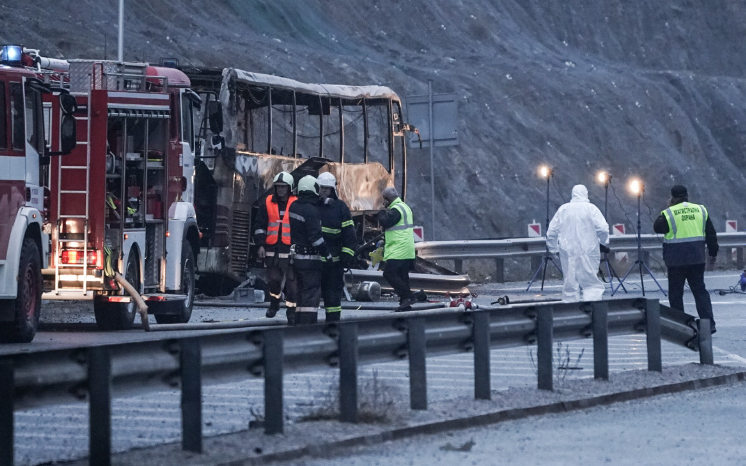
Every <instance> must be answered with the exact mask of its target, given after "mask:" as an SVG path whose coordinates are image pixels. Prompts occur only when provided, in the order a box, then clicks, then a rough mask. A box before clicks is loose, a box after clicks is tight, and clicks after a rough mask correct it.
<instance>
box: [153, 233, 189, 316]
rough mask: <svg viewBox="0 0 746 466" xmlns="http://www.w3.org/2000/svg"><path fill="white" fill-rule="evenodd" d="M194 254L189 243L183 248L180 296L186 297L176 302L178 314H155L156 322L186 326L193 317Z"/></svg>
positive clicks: (185, 243)
mask: <svg viewBox="0 0 746 466" xmlns="http://www.w3.org/2000/svg"><path fill="white" fill-rule="evenodd" d="M194 270H195V267H194V252H193V251H192V246H191V245H190V244H189V243H188V242H184V244H183V245H182V246H181V290H180V294H182V295H186V299H185V300H183V301H176V302H175V303H174V304H175V305H178V307H179V308H178V313H177V314H153V316H154V317H155V321H156V322H158V323H159V324H186V323H187V322H189V319H190V318H191V317H192V308H193V307H194V275H195V273H194Z"/></svg>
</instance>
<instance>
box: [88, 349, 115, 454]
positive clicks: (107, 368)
mask: <svg viewBox="0 0 746 466" xmlns="http://www.w3.org/2000/svg"><path fill="white" fill-rule="evenodd" d="M88 395H89V397H90V400H89V413H88V416H89V419H90V432H89V434H88V440H89V455H88V456H89V464H90V465H91V466H109V465H111V355H110V354H109V348H107V347H97V348H91V349H89V350H88Z"/></svg>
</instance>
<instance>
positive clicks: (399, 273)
mask: <svg viewBox="0 0 746 466" xmlns="http://www.w3.org/2000/svg"><path fill="white" fill-rule="evenodd" d="M381 195H382V196H383V203H384V205H385V206H386V210H382V211H381V212H380V213H379V214H378V223H380V224H381V226H382V227H383V229H384V250H383V260H384V262H385V263H386V264H385V266H384V269H383V278H384V279H386V281H387V282H389V285H391V287H392V288H393V289H394V292H395V293H396V294H397V295H398V296H399V308H398V309H397V312H399V311H410V310H412V304H414V303H415V302H417V300H416V299H415V296H414V293H412V290H411V289H410V288H409V271H410V270H411V269H413V268H414V258H415V254H414V217H413V216H412V209H410V208H409V206H408V205H406V204H405V203H404V202H402V200H401V199H399V193H397V192H396V188H392V187H388V188H385V189H384V190H383V192H382V193H381Z"/></svg>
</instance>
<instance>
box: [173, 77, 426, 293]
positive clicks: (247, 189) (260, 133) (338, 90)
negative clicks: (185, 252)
mask: <svg viewBox="0 0 746 466" xmlns="http://www.w3.org/2000/svg"><path fill="white" fill-rule="evenodd" d="M184 71H185V72H186V73H187V75H188V76H189V78H190V80H191V83H192V88H193V89H195V90H196V91H197V92H199V93H200V94H201V97H202V98H203V101H204V102H205V103H206V104H205V105H204V106H203V107H202V109H203V114H202V118H201V119H199V118H198V119H196V121H198V122H197V123H195V124H197V125H198V126H199V127H198V128H195V130H196V131H197V134H199V136H200V137H199V138H198V139H199V140H200V141H202V143H203V144H202V147H200V148H199V154H198V156H199V163H198V164H197V166H196V172H195V209H196V213H197V221H198V224H199V228H200V232H201V233H202V238H201V240H200V254H199V260H198V269H199V274H200V281H201V282H202V284H203V285H204V284H206V283H211V284H214V282H213V280H219V281H220V282H222V283H224V284H235V283H238V282H241V281H242V280H244V279H245V278H246V274H247V270H248V268H249V266H251V265H255V264H254V247H253V240H252V222H253V219H254V216H255V213H256V212H257V210H258V201H259V200H261V199H262V198H263V196H264V195H265V194H266V193H267V191H268V190H269V189H270V188H271V185H272V179H273V177H274V176H275V175H276V174H277V173H278V172H280V171H282V170H285V171H289V172H291V173H293V176H294V178H295V180H296V182H297V181H298V180H299V179H300V178H301V177H302V176H305V175H307V174H311V175H314V176H318V174H319V173H320V172H324V171H330V172H331V173H333V174H334V175H335V176H336V178H337V181H338V189H337V191H338V194H339V197H340V198H341V199H343V200H344V201H345V202H347V204H348V205H349V206H350V210H351V212H352V215H353V219H354V221H355V224H356V228H357V234H358V238H360V239H361V240H362V239H368V238H371V237H372V236H375V235H376V234H377V232H378V231H379V228H378V225H377V223H376V222H375V220H374V217H373V216H372V215H370V214H371V213H373V212H377V211H378V210H379V209H381V208H382V204H381V200H380V193H381V191H382V190H383V188H385V187H386V186H396V187H397V188H398V189H399V192H400V193H401V195H402V196H405V195H406V184H407V183H406V182H407V176H406V157H407V153H406V144H405V132H406V131H414V130H415V129H414V128H413V127H410V126H409V125H407V124H405V123H404V119H403V114H402V104H401V99H400V98H399V96H397V95H396V93H395V92H394V91H392V90H391V89H389V88H388V87H383V86H343V85H328V84H308V83H302V82H298V81H295V80H292V79H287V78H282V77H278V76H271V75H266V74H259V73H251V72H247V71H242V70H238V69H233V68H228V69H224V70H220V71H209V70H188V69H185V70H184Z"/></svg>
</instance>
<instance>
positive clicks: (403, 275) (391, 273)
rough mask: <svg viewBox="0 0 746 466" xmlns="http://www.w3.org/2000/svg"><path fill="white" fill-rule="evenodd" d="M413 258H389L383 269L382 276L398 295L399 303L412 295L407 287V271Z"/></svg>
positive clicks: (410, 267) (411, 264) (412, 262)
mask: <svg viewBox="0 0 746 466" xmlns="http://www.w3.org/2000/svg"><path fill="white" fill-rule="evenodd" d="M413 265H414V259H389V260H387V261H386V266H385V267H384V269H383V278H384V279H385V280H386V281H387V282H389V285H391V288H393V289H394V293H396V294H397V295H398V296H399V303H400V304H401V302H402V301H403V300H405V299H407V298H411V297H413V296H414V293H412V290H411V289H410V288H409V271H410V270H411V269H412V266H413Z"/></svg>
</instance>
